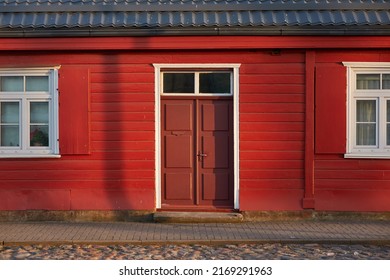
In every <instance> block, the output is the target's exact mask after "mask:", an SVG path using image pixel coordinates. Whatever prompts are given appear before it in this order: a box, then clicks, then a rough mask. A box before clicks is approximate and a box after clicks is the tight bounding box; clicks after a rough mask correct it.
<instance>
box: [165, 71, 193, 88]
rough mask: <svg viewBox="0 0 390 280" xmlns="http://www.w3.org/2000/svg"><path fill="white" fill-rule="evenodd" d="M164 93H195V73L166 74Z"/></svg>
mask: <svg viewBox="0 0 390 280" xmlns="http://www.w3.org/2000/svg"><path fill="white" fill-rule="evenodd" d="M163 75H164V80H163V83H164V89H163V92H164V93H194V92H195V83H194V73H164V74H163Z"/></svg>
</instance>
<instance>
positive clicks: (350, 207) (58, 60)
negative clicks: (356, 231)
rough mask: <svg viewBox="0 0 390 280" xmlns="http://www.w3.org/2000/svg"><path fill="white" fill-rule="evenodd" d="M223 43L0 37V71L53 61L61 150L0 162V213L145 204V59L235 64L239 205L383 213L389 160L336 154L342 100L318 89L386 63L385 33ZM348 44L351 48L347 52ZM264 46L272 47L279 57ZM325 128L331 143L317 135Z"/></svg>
mask: <svg viewBox="0 0 390 280" xmlns="http://www.w3.org/2000/svg"><path fill="white" fill-rule="evenodd" d="M227 38H229V37H227ZM227 38H222V39H220V40H217V41H215V43H213V44H214V45H213V44H211V43H210V42H211V41H212V40H210V38H207V40H206V39H203V40H200V43H199V44H198V45H197V44H196V40H192V41H191V44H190V43H189V42H186V40H185V39H177V38H176V39H174V40H171V41H169V38H164V39H161V41H162V42H160V44H158V43H159V42H158V41H157V40H156V39H150V40H146V39H145V38H140V39H139V42H138V41H137V42H138V43H137V42H133V41H131V40H130V39H126V38H124V39H112V42H113V43H112V44H109V42H110V41H107V42H106V41H105V40H104V39H96V40H97V42H96V44H93V43H92V42H90V41H88V42H87V41H85V40H84V39H79V41H77V40H75V41H73V44H72V45H69V44H68V45H67V44H64V45H62V46H61V44H55V43H54V41H53V40H49V39H42V40H41V39H31V40H30V41H29V40H28V39H23V40H25V41H22V42H25V43H26V44H24V45H23V44H22V43H20V42H21V41H18V40H16V39H15V40H6V41H3V42H4V44H2V45H1V47H0V49H1V48H4V49H3V50H2V52H0V68H7V67H33V66H55V65H61V69H60V81H59V83H60V84H59V90H60V102H61V104H60V106H61V109H60V110H61V111H60V127H61V129H60V134H61V135H60V141H61V142H60V145H61V153H62V157H61V158H60V159H0V210H25V209H47V210H117V209H122V210H125V209H126V210H127V209H129V210H153V209H154V208H155V179H156V178H155V123H154V120H155V112H154V110H155V104H154V98H155V97H154V68H153V65H152V64H153V63H241V67H240V144H239V146H240V174H239V175H240V210H248V211H250V210H256V211H266V210H302V209H303V204H302V201H303V198H304V197H305V196H307V195H308V193H309V192H310V193H311V194H310V195H309V197H310V199H313V203H312V204H310V205H312V206H309V208H314V209H317V210H335V211H389V210H390V175H389V174H390V161H389V160H369V159H361V160H359V159H344V158H343V154H344V151H343V147H344V145H345V112H344V111H343V109H345V106H336V107H334V103H332V102H334V100H338V101H340V100H342V98H343V97H340V95H336V96H334V95H332V93H336V92H337V91H338V90H339V89H338V88H337V86H335V87H330V88H329V89H331V90H325V91H324V90H323V89H324V86H326V85H331V82H327V80H328V79H329V80H330V81H332V79H333V78H334V77H332V75H330V74H329V73H336V72H337V73H343V71H344V69H341V68H342V67H341V64H340V63H341V62H342V61H387V62H390V52H389V51H388V50H386V49H382V48H383V47H384V46H385V45H386V44H387V46H388V43H389V40H387V41H386V40H384V39H381V40H379V39H375V40H367V39H365V38H363V39H361V40H360V41H359V40H356V38H355V40H353V39H354V38H350V39H348V40H346V42H344V43H340V42H339V41H338V39H336V38H331V39H330V40H326V39H321V40H322V41H320V42H318V41H313V40H312V39H310V38H308V37H307V39H303V38H296V37H295V38H293V39H291V38H289V39H285V41H283V40H282V39H280V38H275V37H272V38H265V39H261V38H258V37H253V38H254V39H252V40H249V39H245V40H239V39H237V38H229V39H227ZM298 39H300V40H298ZM0 40H1V39H0ZM134 40H135V39H134ZM305 40H306V41H305ZM68 41H69V39H67V42H68ZM100 41H104V42H103V43H102V42H100ZM27 42H30V43H31V44H27ZM50 42H51V44H52V45H51V47H50ZM99 42H100V43H99ZM206 42H207V44H206ZM226 42H231V43H230V45H229V44H226ZM43 43H45V44H43ZM63 43H64V42H63ZM87 43H88V44H87ZM348 44H349V45H348ZM367 44H374V45H375V47H376V48H378V49H373V50H369V49H368V47H367ZM352 45H354V46H355V47H358V48H360V49H358V50H357V49H355V50H353V49H348V48H347V47H348V46H352ZM91 46H92V47H91ZM213 46H214V47H215V50H213ZM272 46H275V47H279V48H281V53H280V55H275V53H272V52H271V49H272ZM323 46H329V47H333V48H334V49H331V50H323V49H321V47H323ZM364 46H366V47H367V49H364V48H363V47H364ZM180 47H182V50H180V51H178V50H175V49H180ZM197 47H199V48H203V50H193V49H194V48H197ZM313 47H314V49H313ZM370 47H372V46H370ZM39 48H46V49H47V50H46V51H45V52H41V51H39ZM61 48H62V49H61ZM78 48H79V49H80V50H78ZM89 48H91V49H92V50H89ZM315 48H318V49H315ZM66 49H69V50H66ZM143 49H145V50H143ZM309 49H310V52H311V56H310V57H311V58H310V59H311V60H310V61H311V62H310V63H311V64H310V65H309V64H307V61H308V60H307V57H308V56H307V50H309ZM307 65H309V67H308V66H307ZM312 68H313V69H312ZM329 69H330V70H329ZM332 69H337V70H334V71H332ZM320 74H321V75H322V78H321V77H320V76H319V75H320ZM328 74H329V75H328ZM344 78H345V76H344ZM321 79H322V80H321ZM339 79H340V80H339V82H340V83H338V84H341V85H345V83H346V80H344V81H343V78H339ZM81 92H83V93H84V95H80V94H81ZM327 92H328V93H329V96H327V95H326V93H327ZM65 94H66V96H64V95H65ZM307 94H312V95H313V96H311V97H312V98H307V97H308V96H307ZM324 94H325V95H324ZM341 94H344V95H345V91H342V93H341ZM334 98H336V99H334ZM310 100H312V101H310ZM310 102H313V104H309V103H310ZM338 104H339V103H338ZM311 106H312V107H313V110H312V109H310V108H311ZM329 108H332V110H336V111H333V116H336V117H337V119H338V120H342V121H339V122H337V124H338V125H337V126H329V122H328V117H329V115H328V114H325V112H327V111H328V110H329ZM86 120H87V121H86ZM311 122H312V123H313V127H312V128H311V126H310V125H308V123H311ZM333 129H335V130H333ZM67 130H69V131H67ZM335 131H336V132H337V133H335ZM343 132H344V133H343ZM329 133H333V134H332V135H334V138H332V141H325V140H324V139H325V138H324V137H325V136H326V135H328V134H329ZM310 139H312V140H313V141H315V142H314V143H310V141H311V140H310ZM305 145H306V148H305ZM308 145H313V150H314V152H313V154H312V155H310V154H308V151H310V149H307V147H308ZM305 150H306V153H305ZM305 168H306V170H305ZM309 168H312V171H313V172H307V171H308V169H309ZM363 171H364V172H363ZM310 182H313V186H311V185H310V184H311V183H310ZM307 207H308V206H306V208H307Z"/></svg>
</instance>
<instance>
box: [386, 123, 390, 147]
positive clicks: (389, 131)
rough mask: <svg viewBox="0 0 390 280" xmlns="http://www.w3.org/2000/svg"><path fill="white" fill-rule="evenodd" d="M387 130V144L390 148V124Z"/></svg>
mask: <svg viewBox="0 0 390 280" xmlns="http://www.w3.org/2000/svg"><path fill="white" fill-rule="evenodd" d="M386 129H387V141H386V142H387V144H386V145H388V146H390V124H387V125H386Z"/></svg>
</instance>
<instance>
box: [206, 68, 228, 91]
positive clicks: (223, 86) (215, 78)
mask: <svg viewBox="0 0 390 280" xmlns="http://www.w3.org/2000/svg"><path fill="white" fill-rule="evenodd" d="M199 80H200V81H199V92H200V93H230V73H200V74H199Z"/></svg>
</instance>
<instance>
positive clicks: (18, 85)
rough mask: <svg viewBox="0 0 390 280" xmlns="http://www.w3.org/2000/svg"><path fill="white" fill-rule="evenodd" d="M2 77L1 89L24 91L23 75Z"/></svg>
mask: <svg viewBox="0 0 390 280" xmlns="http://www.w3.org/2000/svg"><path fill="white" fill-rule="evenodd" d="M0 79H1V85H0V91H11V92H16V91H23V89H24V86H23V77H22V76H3V77H1V78H0Z"/></svg>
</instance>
